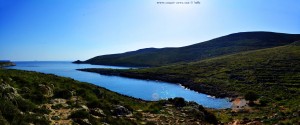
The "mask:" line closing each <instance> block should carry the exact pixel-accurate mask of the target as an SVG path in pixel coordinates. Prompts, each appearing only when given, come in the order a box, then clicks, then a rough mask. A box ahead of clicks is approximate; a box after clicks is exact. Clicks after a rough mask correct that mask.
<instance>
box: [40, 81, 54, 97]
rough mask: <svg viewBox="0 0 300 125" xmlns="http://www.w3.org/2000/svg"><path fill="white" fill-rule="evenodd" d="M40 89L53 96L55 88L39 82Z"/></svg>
mask: <svg viewBox="0 0 300 125" xmlns="http://www.w3.org/2000/svg"><path fill="white" fill-rule="evenodd" d="M39 89H40V90H41V92H42V93H43V95H44V96H45V97H52V96H53V89H52V88H51V87H49V86H47V85H44V84H39Z"/></svg>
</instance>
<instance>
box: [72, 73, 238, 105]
mask: <svg viewBox="0 0 300 125" xmlns="http://www.w3.org/2000/svg"><path fill="white" fill-rule="evenodd" d="M76 70H79V71H84V72H92V73H97V74H101V75H107V76H121V77H127V78H134V79H141V80H157V81H163V82H169V83H171V84H177V85H180V86H183V87H185V88H187V89H190V90H193V91H196V92H199V93H203V94H207V95H209V96H214V97H215V98H229V100H234V99H235V98H237V97H238V95H237V94H235V93H231V92H226V91H224V90H220V89H219V88H218V87H217V86H210V85H206V84H197V83H194V82H192V81H190V80H186V79H180V78H178V79H170V78H166V77H163V76H154V77H153V76H152V77H151V76H146V75H143V74H136V73H130V72H126V71H124V70H116V69H97V68H86V69H76Z"/></svg>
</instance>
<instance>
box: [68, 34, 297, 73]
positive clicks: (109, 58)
mask: <svg viewBox="0 0 300 125" xmlns="http://www.w3.org/2000/svg"><path fill="white" fill-rule="evenodd" d="M299 39H300V34H284V33H273V32H243V33H235V34H230V35H227V36H223V37H219V38H216V39H212V40H209V41H205V42H201V43H197V44H194V45H190V46H185V47H178V48H161V49H157V48H146V49H140V50H137V51H132V52H126V53H121V54H112V55H103V56H97V57H94V58H91V59H89V60H86V61H83V62H81V61H75V62H74V63H89V64H98V65H117V66H142V67H143V66H144V67H148V66H149V67H153V66H162V65H167V64H174V63H179V62H192V61H199V60H203V59H208V58H213V57H217V56H222V55H227V54H233V53H239V52H245V51H249V50H258V49H264V48H270V47H276V46H283V45H287V44H290V43H292V42H294V41H296V40H299Z"/></svg>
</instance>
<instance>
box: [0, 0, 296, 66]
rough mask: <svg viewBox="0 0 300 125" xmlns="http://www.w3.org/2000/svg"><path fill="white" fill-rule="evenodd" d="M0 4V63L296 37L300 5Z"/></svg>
mask: <svg viewBox="0 0 300 125" xmlns="http://www.w3.org/2000/svg"><path fill="white" fill-rule="evenodd" d="M161 1H163V2H164V1H165V2H166V1H190V0H127V1H125V0H0V59H9V60H13V61H20V60H77V59H80V60H86V59H89V58H91V57H94V56H98V55H103V54H112V53H120V52H125V51H131V50H137V49H140V48H148V47H157V48H161V47H179V46H185V45H190V44H195V43H198V42H203V41H206V40H209V39H212V38H215V37H219V36H223V35H227V34H231V33H236V32H246V31H273V32H284V33H294V34H300V13H299V12H300V6H299V5H300V1H299V0H196V1H200V2H201V4H193V5H191V4H190V5H188V4H185V5H175V4H173V5H166V4H157V2H161Z"/></svg>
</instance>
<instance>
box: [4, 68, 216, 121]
mask: <svg viewBox="0 0 300 125" xmlns="http://www.w3.org/2000/svg"><path fill="white" fill-rule="evenodd" d="M182 123H186V124H217V120H216V117H215V116H214V115H213V114H212V113H210V112H208V111H207V110H205V109H204V108H203V107H202V106H200V105H198V104H196V103H193V102H185V101H184V100H183V99H182V98H175V99H169V100H162V101H158V102H145V101H142V100H139V99H134V98H130V97H126V96H123V95H120V94H117V93H114V92H111V91H109V90H106V89H104V88H101V87H97V86H95V85H92V84H89V83H83V82H79V81H75V80H73V79H70V78H63V77H58V76H55V75H50V74H43V73H36V72H29V71H20V70H11V69H1V68H0V124H1V125H8V124H13V125H26V124H36V125H47V124H67V125H71V124H82V125H98V124H99V125H100V124H126V125H127V124H182Z"/></svg>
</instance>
